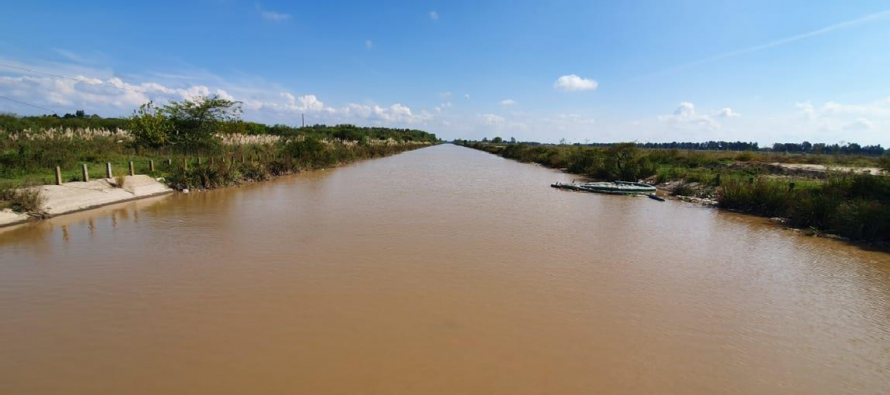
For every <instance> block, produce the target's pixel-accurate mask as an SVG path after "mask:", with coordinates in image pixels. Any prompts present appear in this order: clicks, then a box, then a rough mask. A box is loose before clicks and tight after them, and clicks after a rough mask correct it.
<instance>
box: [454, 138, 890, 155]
mask: <svg viewBox="0 0 890 395" xmlns="http://www.w3.org/2000/svg"><path fill="white" fill-rule="evenodd" d="M454 142H455V143H456V144H465V143H472V141H471V140H461V139H455V140H454ZM482 142H483V143H491V144H517V142H516V139H515V138H510V139H509V140H505V139H503V138H501V137H494V138H492V139H489V138H487V137H486V138H483V139H482ZM522 144H525V145H527V146H537V145H552V144H545V143H539V142H534V141H525V142H522ZM616 144H621V143H583V144H582V143H574V144H571V145H573V146H583V147H598V148H609V147H612V146H614V145H616ZM559 145H567V144H565V142H564V141H563V142H561V143H560V144H559ZM636 145H637V147H639V148H645V149H679V150H687V151H761V152H777V153H795V154H817V155H862V156H882V155H885V154H890V151H888V150H887V149H885V148H884V147H882V146H881V145H880V144H877V145H864V146H863V145H860V144H857V143H843V144H826V143H810V142H809V141H804V142H802V143H775V144H773V145H772V146H770V147H760V145H759V144H758V143H756V142H745V141H705V142H697V143H696V142H677V141H674V142H670V143H636Z"/></svg>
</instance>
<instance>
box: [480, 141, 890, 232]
mask: <svg viewBox="0 0 890 395" xmlns="http://www.w3.org/2000/svg"><path fill="white" fill-rule="evenodd" d="M463 145H464V146H466V147H469V148H474V149H478V150H482V151H485V152H488V153H491V154H494V155H498V156H501V157H504V158H508V159H514V160H518V161H520V162H533V163H538V164H540V165H542V166H546V167H550V168H555V169H560V170H563V171H566V172H567V173H570V174H576V175H579V176H583V177H589V178H591V179H593V180H614V179H623V180H632V181H637V180H644V181H646V182H648V183H650V184H653V185H656V186H658V187H660V188H661V189H662V190H664V193H665V194H667V195H671V196H678V197H679V198H680V199H681V200H686V201H692V202H699V203H702V202H703V203H704V204H707V205H716V206H717V207H720V208H723V209H727V210H730V211H734V212H741V213H746V214H752V215H757V216H761V217H766V218H776V219H778V220H777V221H776V222H778V223H782V224H784V225H786V226H788V227H791V228H795V229H802V230H805V231H807V232H808V233H811V234H820V235H821V234H826V235H836V236H837V237H838V238H841V239H847V240H851V241H856V242H859V243H866V244H879V245H886V244H887V243H890V177H887V176H884V175H873V174H868V173H865V172H839V171H823V172H817V171H812V169H806V171H804V170H802V169H799V168H794V167H793V166H792V167H790V168H789V167H788V166H774V165H772V164H770V163H760V162H757V161H753V160H752V159H753V158H754V156H753V155H751V154H749V155H745V154H746V153H742V154H732V153H701V152H681V151H677V150H645V149H640V148H638V147H636V146H635V145H634V144H616V145H615V146H613V147H609V148H606V149H603V148H590V147H577V146H526V145H524V144H512V145H506V146H505V145H495V144H485V143H466V144H463ZM726 155H735V156H736V157H738V158H739V159H738V160H736V159H733V157H731V156H729V157H727V156H726ZM715 202H716V204H715Z"/></svg>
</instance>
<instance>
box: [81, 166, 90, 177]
mask: <svg viewBox="0 0 890 395" xmlns="http://www.w3.org/2000/svg"><path fill="white" fill-rule="evenodd" d="M80 170H81V171H82V172H83V182H90V170H89V169H88V168H87V164H86V163H82V164H81V165H80Z"/></svg>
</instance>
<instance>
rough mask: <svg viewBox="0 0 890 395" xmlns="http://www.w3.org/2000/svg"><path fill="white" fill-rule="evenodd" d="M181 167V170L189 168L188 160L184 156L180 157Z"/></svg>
mask: <svg viewBox="0 0 890 395" xmlns="http://www.w3.org/2000/svg"><path fill="white" fill-rule="evenodd" d="M182 169H183V170H188V169H189V160H188V157H184V158H182Z"/></svg>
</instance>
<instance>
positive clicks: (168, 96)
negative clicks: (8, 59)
mask: <svg viewBox="0 0 890 395" xmlns="http://www.w3.org/2000/svg"><path fill="white" fill-rule="evenodd" d="M0 67H6V68H10V69H15V70H20V71H25V72H28V73H32V74H39V75H45V76H47V77H53V78H61V79H66V80H72V81H77V82H83V83H87V84H90V85H94V86H95V85H105V86H110V87H112V88H116V89H120V90H122V91H128V92H134V93H141V94H144V95H153V96H159V97H165V98H167V99H170V100H179V99H181V98H180V97H178V96H173V95H167V94H164V93H155V92H148V91H143V90H139V89H133V88H127V87H125V86H118V85H115V84H112V83H110V82H107V81H102V80H99V81H90V80H88V79H86V78H85V77H70V76H66V75H61V74H53V73H46V72H43V71H38V70H32V69H29V68H25V67H19V66H13V65H10V64H5V63H0Z"/></svg>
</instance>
